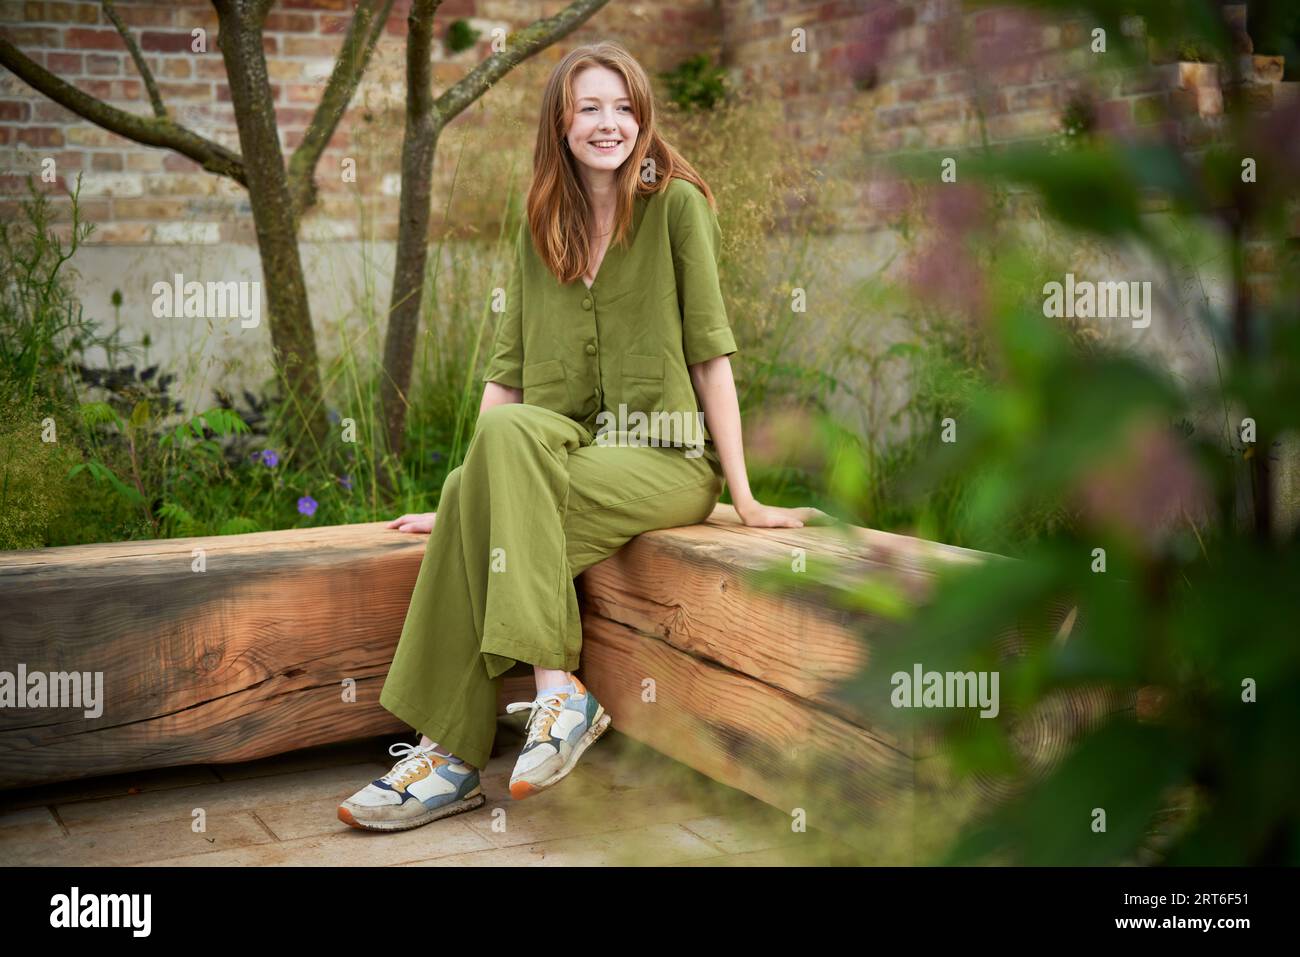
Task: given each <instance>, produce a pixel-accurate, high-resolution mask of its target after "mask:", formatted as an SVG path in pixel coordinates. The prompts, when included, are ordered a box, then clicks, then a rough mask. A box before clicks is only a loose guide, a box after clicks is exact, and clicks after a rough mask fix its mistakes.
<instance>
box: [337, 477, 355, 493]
mask: <svg viewBox="0 0 1300 957" xmlns="http://www.w3.org/2000/svg"><path fill="white" fill-rule="evenodd" d="M339 484H340V485H342V486H343V487H344V488H345V489H347V490H348V491H349V492H351V491H352V476H350V475H341V476H339Z"/></svg>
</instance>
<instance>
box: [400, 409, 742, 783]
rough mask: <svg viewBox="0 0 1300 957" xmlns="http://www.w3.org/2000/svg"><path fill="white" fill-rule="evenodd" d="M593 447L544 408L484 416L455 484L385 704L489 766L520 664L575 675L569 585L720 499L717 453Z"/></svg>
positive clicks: (574, 426) (578, 625)
mask: <svg viewBox="0 0 1300 957" xmlns="http://www.w3.org/2000/svg"><path fill="white" fill-rule="evenodd" d="M691 452H692V450H690V449H689V448H688V447H680V446H678V447H673V446H650V445H641V446H638V445H632V444H599V443H597V442H596V440H595V437H594V436H593V434H592V433H591V432H590V431H588V430H587V428H586V427H584V426H583V425H582V424H580V423H578V422H576V421H574V420H573V419H570V418H568V417H567V416H564V415H561V414H560V413H558V412H553V411H551V410H550V409H546V408H543V407H541V406H536V405H525V404H523V403H508V404H505V405H497V406H493V407H492V408H489V409H486V410H484V411H483V412H482V413H481V414H480V415H479V417H478V422H477V424H476V426H475V430H474V435H473V437H472V438H471V440H470V444H469V448H468V449H467V450H466V453H465V460H464V461H463V462H462V463H461V464H460V465H459V466H457V467H456V468H454V469H452V471H451V472H450V473H449V474H448V475H447V479H446V481H445V482H444V483H443V486H442V494H441V497H440V498H439V501H438V510H437V518H436V520H435V521H434V524H433V530H432V532H431V533H430V535H429V541H428V545H427V546H426V549H425V553H424V559H423V561H422V563H421V565H420V573H419V575H418V577H417V578H416V580H415V591H414V593H413V594H412V596H411V604H410V608H409V609H408V611H407V614H406V623H405V625H404V627H403V628H402V636H401V640H400V641H399V642H398V645H397V651H396V653H395V654H394V656H393V664H392V667H391V669H390V670H389V672H388V677H387V679H386V680H385V682H384V687H383V689H382V691H381V692H380V695H379V703H380V704H381V705H382V706H383V707H384V708H385V709H387V710H388V711H390V712H392V713H393V714H394V715H396V716H397V717H399V718H401V719H402V720H403V721H405V722H406V723H407V724H409V725H411V726H412V727H413V728H415V729H416V730H417V731H420V732H422V733H424V734H426V735H428V736H429V738H430V740H433V741H436V742H438V744H439V745H440V746H442V747H443V748H446V749H448V750H450V751H451V752H453V753H454V754H456V755H458V756H459V757H461V758H462V759H463V760H465V761H468V762H469V763H470V764H472V765H474V766H475V767H479V768H481V767H484V766H485V765H486V764H487V761H488V758H489V757H490V756H491V753H492V741H493V738H494V736H495V734H496V719H497V698H498V693H499V689H500V681H501V676H502V675H504V674H505V672H507V671H509V670H510V669H511V668H512V667H514V666H515V664H516V663H517V662H528V663H530V664H533V665H539V666H541V667H543V668H556V669H560V670H563V671H574V670H576V669H577V668H578V664H579V654H580V652H581V649H582V622H581V620H580V618H579V613H578V596H577V592H576V590H575V588H574V582H573V579H574V577H575V576H577V575H579V574H580V573H582V572H583V571H585V570H586V569H588V568H590V567H591V566H592V565H594V564H596V563H597V562H599V561H600V560H602V559H604V558H606V557H608V556H609V555H611V554H613V553H614V552H615V551H617V550H618V549H619V548H620V547H621V546H622V545H623V544H624V543H625V542H627V541H628V539H630V538H632V537H633V536H635V535H637V534H639V533H641V532H644V531H648V530H650V529H655V528H671V527H674V526H677V525H693V524H696V523H699V522H702V521H704V520H705V519H706V518H707V517H708V516H709V514H710V513H711V512H712V511H713V507H714V505H716V504H717V501H718V496H719V495H720V494H721V492H722V468H721V465H720V463H719V461H718V458H717V453H716V452H715V451H714V449H713V446H712V445H711V444H709V445H707V446H706V447H705V450H704V453H703V454H701V455H698V456H695V457H692V454H690V453H691Z"/></svg>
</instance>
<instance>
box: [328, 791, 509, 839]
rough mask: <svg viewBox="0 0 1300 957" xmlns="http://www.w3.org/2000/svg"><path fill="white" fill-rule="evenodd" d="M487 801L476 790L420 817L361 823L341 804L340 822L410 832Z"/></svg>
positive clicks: (361, 826)
mask: <svg viewBox="0 0 1300 957" xmlns="http://www.w3.org/2000/svg"><path fill="white" fill-rule="evenodd" d="M486 801H487V795H486V794H484V793H483V791H482V789H481V788H475V789H474V790H473V791H471V792H470V793H469V794H467V795H466V796H465V797H463V798H461V799H460V800H459V801H453V802H451V803H450V804H444V805H443V806H442V807H435V808H432V809H431V810H428V811H426V812H425V813H424V814H421V815H420V816H419V817H413V818H409V819H406V820H399V821H366V820H360V821H359V820H357V818H356V816H355V815H354V814H353V813H352V810H351V808H349V807H348V806H347V805H346V804H340V805H339V820H340V821H342V822H343V823H344V824H346V825H348V826H349V827H355V828H356V829H357V830H359V831H409V830H410V829H411V828H413V827H422V826H424V825H425V824H431V823H432V822H434V821H439V820H441V819H442V818H444V817H451V816H452V815H453V814H464V813H465V812H466V811H472V810H474V809H475V808H477V807H482V806H483V805H484V803H485V802H486Z"/></svg>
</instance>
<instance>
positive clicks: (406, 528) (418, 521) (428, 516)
mask: <svg viewBox="0 0 1300 957" xmlns="http://www.w3.org/2000/svg"><path fill="white" fill-rule="evenodd" d="M435 514H437V513H435V512H424V513H422V514H419V515H403V516H402V517H401V518H395V519H393V520H392V521H391V522H389V523H388V524H387V525H385V526H384V528H395V529H397V530H398V531H399V532H411V533H415V532H424V533H425V534H426V535H427V534H428V533H429V532H431V531H433V518H434V515H435Z"/></svg>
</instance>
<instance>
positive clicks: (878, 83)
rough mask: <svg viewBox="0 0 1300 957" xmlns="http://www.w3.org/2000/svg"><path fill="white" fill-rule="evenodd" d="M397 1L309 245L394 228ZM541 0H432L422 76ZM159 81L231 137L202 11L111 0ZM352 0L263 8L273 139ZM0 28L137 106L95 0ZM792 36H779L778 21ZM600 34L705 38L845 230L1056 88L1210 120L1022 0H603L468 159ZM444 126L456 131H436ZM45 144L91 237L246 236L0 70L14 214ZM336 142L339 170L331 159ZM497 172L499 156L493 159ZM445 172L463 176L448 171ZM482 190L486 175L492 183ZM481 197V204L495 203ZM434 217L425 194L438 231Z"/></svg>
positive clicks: (1, 1)
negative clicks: (843, 200) (762, 105)
mask: <svg viewBox="0 0 1300 957" xmlns="http://www.w3.org/2000/svg"><path fill="white" fill-rule="evenodd" d="M408 6H409V0H398V2H397V4H396V6H395V8H394V12H393V15H392V17H391V18H390V20H389V22H388V24H387V26H386V29H385V33H384V35H383V37H382V39H381V40H380V43H379V45H378V47H377V49H376V52H375V55H374V58H373V60H372V63H371V67H370V69H369V70H368V71H367V74H366V78H365V80H364V81H363V83H362V85H361V88H360V89H359V90H358V93H357V95H356V96H355V97H354V100H353V104H352V107H351V108H350V109H349V111H348V113H347V115H346V116H345V118H344V120H343V122H342V123H341V124H340V126H339V129H338V132H337V133H336V135H335V137H334V139H333V140H332V141H331V144H330V147H329V149H328V150H327V151H326V153H325V155H324V156H323V157H322V160H321V163H320V166H319V167H318V175H317V181H318V183H319V186H320V189H321V193H320V200H319V202H318V204H317V206H316V208H314V209H313V210H312V211H311V213H310V214H309V215H308V217H307V218H306V221H305V223H304V228H303V235H304V238H305V239H307V240H309V241H310V240H313V239H316V240H331V239H355V238H357V236H358V235H359V233H360V232H361V231H362V230H365V231H366V233H367V235H369V236H372V237H373V238H376V239H380V240H384V239H391V238H392V237H393V236H394V235H395V230H396V218H395V211H396V202H397V199H396V197H397V191H398V188H399V184H398V179H397V171H398V168H399V159H400V144H401V133H402V97H403V95H404V89H405V83H404V63H403V57H404V37H405V30H406V19H405V17H406V11H407V7H408ZM563 6H564V3H562V2H559V0H547V2H535V0H528V2H521V0H447V2H445V3H444V4H443V6H442V8H441V10H440V11H439V20H438V25H437V28H436V33H437V35H438V37H439V38H441V37H442V36H444V35H445V32H446V29H447V26H448V24H450V23H451V22H452V21H453V20H455V19H458V18H467V19H468V20H469V21H470V22H471V24H472V25H473V26H475V27H476V28H478V29H480V30H482V31H483V35H482V37H481V38H480V41H479V44H478V46H477V47H475V48H471V49H469V50H466V51H463V52H461V53H459V54H455V55H452V54H450V53H449V52H448V51H446V50H445V48H444V47H443V45H442V44H441V43H438V44H436V45H435V64H434V69H435V74H434V75H435V89H436V90H441V89H444V88H445V87H446V86H447V85H449V84H450V83H451V82H453V81H454V80H455V79H456V78H458V77H460V76H461V75H463V74H464V73H465V72H466V71H468V70H469V69H471V68H472V67H473V65H474V64H475V63H476V62H477V61H478V60H480V59H481V58H482V57H483V56H485V55H486V54H487V52H488V42H489V36H490V31H491V30H492V28H494V27H503V28H505V29H506V30H512V29H515V28H518V27H519V26H522V25H524V24H525V23H527V22H530V21H531V20H532V19H534V18H536V17H538V16H541V15H546V14H551V13H554V12H556V11H557V10H559V9H562V8H563ZM117 9H118V10H119V12H120V14H121V17H122V19H123V20H124V21H125V22H126V24H127V25H128V26H129V27H130V28H131V30H132V31H133V32H134V34H135V36H136V37H137V39H138V42H139V44H140V46H141V48H142V49H143V51H144V54H145V57H146V60H147V62H148V63H149V66H150V67H151V69H152V70H153V71H154V74H155V76H156V77H157V79H158V82H159V87H160V90H161V93H162V97H163V100H164V102H165V103H166V104H167V106H168V109H169V110H170V111H171V113H172V115H173V116H174V117H175V118H176V119H177V120H178V121H179V122H181V123H182V124H184V125H187V126H190V127H191V128H193V129H195V130H197V131H199V132H201V133H203V134H204V135H206V136H209V137H210V138H212V139H214V140H216V141H218V142H221V143H223V144H225V145H227V146H230V147H232V148H235V149H238V137H237V135H236V132H235V126H234V120H233V116H232V112H231V107H230V94H229V89H228V87H227V85H226V81H225V68H224V65H223V63H222V60H221V55H220V52H219V51H218V50H217V48H216V43H215V40H216V36H215V34H216V15H215V13H214V12H213V11H212V8H211V5H210V4H209V3H208V2H207V0H174V2H169V3H159V2H131V0H119V2H118V4H117ZM350 11H351V3H350V2H349V0H281V2H278V3H277V4H276V5H275V7H274V9H273V10H272V12H271V13H270V14H269V16H268V20H267V26H266V53H267V58H268V68H269V71H270V75H271V80H272V84H273V89H274V91H275V97H276V112H277V118H278V120H279V123H280V129H281V133H282V139H283V145H284V147H285V149H286V150H292V149H293V148H294V147H295V146H296V145H297V144H298V142H299V141H300V140H301V137H302V135H303V131H304V130H305V128H306V126H307V124H308V122H309V121H310V119H311V116H312V112H313V110H314V107H315V104H316V101H317V98H318V96H319V93H320V90H321V88H322V86H323V83H324V81H325V78H326V77H327V76H328V73H329V70H330V68H331V65H332V63H333V58H334V55H335V53H336V51H337V49H338V45H339V43H340V42H341V39H342V36H343V33H344V31H345V30H346V28H347V25H348V23H349V19H350V16H351V12H350ZM1240 11H1241V12H1240V15H1239V19H1241V20H1243V23H1242V25H1241V29H1240V31H1239V48H1240V50H1241V53H1242V55H1243V57H1244V58H1245V60H1244V72H1245V73H1246V75H1247V76H1248V77H1249V79H1250V80H1251V81H1252V84H1251V91H1252V92H1251V95H1252V97H1253V98H1254V100H1255V101H1256V102H1257V104H1258V105H1259V106H1260V107H1267V106H1269V105H1271V104H1272V102H1273V101H1274V99H1275V98H1278V97H1280V96H1282V95H1294V93H1293V90H1292V89H1291V88H1293V87H1295V85H1296V84H1290V83H1287V84H1284V83H1281V82H1280V81H1281V62H1280V59H1279V58H1277V57H1269V56H1252V54H1251V47H1250V39H1249V36H1248V35H1247V34H1246V32H1245V29H1244V7H1242V8H1240ZM0 29H3V32H4V34H5V35H6V36H7V37H8V38H9V39H10V40H11V41H12V42H14V43H15V44H17V45H18V46H19V47H20V48H21V49H22V50H24V51H25V52H26V53H27V54H28V55H29V56H31V57H32V58H33V59H35V60H36V61H37V62H39V63H41V64H42V65H44V66H45V67H46V68H48V69H50V70H51V71H53V72H55V73H56V74H58V75H59V76H61V77H63V78H64V79H66V80H68V81H69V82H71V83H73V84H75V85H76V86H78V87H80V88H81V89H83V90H85V91H86V92H88V93H91V94H92V95H95V96H97V97H100V98H103V99H105V100H106V101H107V102H109V103H111V104H113V105H115V106H119V107H121V108H123V109H130V110H138V111H141V112H146V113H147V112H148V103H147V98H146V95H145V91H144V88H143V84H142V83H141V81H140V79H139V77H138V75H137V74H136V71H135V68H134V65H133V64H132V62H131V60H130V58H129V56H128V55H127V52H126V49H125V47H124V46H123V44H122V40H121V38H120V37H119V36H118V34H117V31H116V30H115V29H114V27H113V26H112V24H111V23H110V22H109V21H108V19H107V18H106V17H105V15H104V14H103V12H102V11H101V9H100V5H99V4H98V3H97V2H89V0H80V2H79V0H48V2H42V0H0ZM195 29H203V30H205V31H207V52H206V53H194V52H191V31H192V30H195ZM799 30H801V31H803V34H804V36H803V43H804V46H805V50H804V52H795V51H794V50H793V49H792V45H794V44H795V43H796V37H795V36H794V33H795V31H799ZM603 38H612V39H617V40H619V41H621V42H623V43H624V44H626V45H627V46H628V47H629V49H631V50H632V51H633V52H634V53H635V54H636V55H637V56H638V57H640V58H641V59H642V62H643V63H644V64H645V65H646V67H647V69H648V70H650V71H651V72H652V73H654V72H657V71H660V70H666V69H669V68H671V67H673V66H675V65H676V64H677V63H678V62H680V61H681V60H682V59H683V58H685V57H686V56H689V55H691V54H693V53H696V52H700V51H704V52H709V53H711V54H714V55H720V56H721V59H722V61H723V63H724V64H726V65H727V66H728V67H729V68H730V70H731V72H732V75H733V77H734V79H735V81H736V82H737V83H738V84H739V85H742V86H745V87H748V88H751V89H760V90H763V91H765V92H766V94H767V95H769V96H773V97H779V98H780V99H781V102H782V107H783V109H784V111H785V115H786V117H787V121H788V127H787V129H788V134H789V138H788V141H787V142H786V143H784V144H782V146H783V148H789V149H802V150H805V151H807V152H808V153H809V154H810V155H811V156H812V157H813V158H814V159H816V160H817V161H819V162H821V163H823V164H824V165H825V167H826V168H827V170H828V172H829V173H830V174H831V175H832V176H838V177H840V178H841V179H842V180H843V181H844V182H845V183H847V184H849V186H850V188H851V189H852V190H856V197H857V201H856V202H852V203H849V204H847V207H846V208H845V210H844V221H843V226H844V228H845V229H849V230H856V229H861V228H872V227H876V226H882V225H887V219H888V217H889V214H890V207H889V204H888V203H886V202H881V201H880V197H879V196H877V195H873V194H872V192H871V190H872V188H873V187H872V184H871V181H870V178H869V177H867V176H864V175H863V170H864V165H863V164H864V160H866V159H868V158H871V157H878V156H882V155H888V154H891V153H894V152H897V151H900V150H905V149H915V148H939V147H953V148H958V147H963V146H969V145H972V144H975V143H977V142H979V141H980V139H981V137H985V136H986V137H987V138H988V140H989V141H990V142H995V143H996V142H1010V141H1014V140H1017V139H1023V138H1030V137H1038V136H1043V135H1048V134H1053V133H1055V132H1057V131H1058V130H1059V128H1060V119H1061V114H1062V111H1063V110H1064V109H1065V108H1066V105H1067V104H1068V103H1069V102H1070V99H1071V97H1072V96H1074V95H1075V94H1076V93H1078V92H1080V91H1083V92H1086V93H1087V95H1088V96H1089V97H1090V99H1091V100H1092V102H1093V103H1094V105H1095V108H1096V113H1097V120H1098V123H1099V125H1100V126H1101V127H1102V128H1104V129H1109V130H1123V129H1128V128H1132V127H1139V126H1142V125H1145V124H1150V123H1154V122H1156V121H1157V120H1158V119H1159V117H1160V116H1161V115H1162V114H1163V107H1164V106H1165V105H1170V104H1172V105H1173V106H1174V107H1175V108H1176V109H1177V110H1179V111H1181V113H1182V114H1183V116H1184V123H1183V129H1184V134H1185V136H1186V138H1187V142H1188V144H1189V145H1191V146H1195V145H1197V144H1199V143H1203V142H1205V141H1206V140H1208V138H1209V137H1210V135H1211V134H1212V131H1213V126H1214V123H1215V122H1216V121H1217V118H1218V113H1219V112H1221V110H1222V103H1221V99H1216V96H1215V94H1216V93H1217V89H1216V88H1215V87H1216V86H1217V84H1215V83H1213V82H1207V81H1206V78H1205V76H1204V75H1203V70H1198V69H1191V70H1189V69H1188V67H1187V66H1186V65H1184V66H1180V65H1179V64H1177V63H1173V62H1167V63H1163V64H1160V63H1157V64H1155V66H1154V68H1153V69H1151V70H1144V71H1136V72H1135V71H1122V70H1118V69H1116V70H1112V71H1107V72H1106V73H1104V74H1103V75H1102V76H1101V77H1100V79H1099V78H1097V77H1096V76H1094V77H1092V78H1091V79H1089V78H1088V77H1087V75H1086V73H1085V71H1086V70H1087V69H1088V68H1090V67H1092V66H1095V65H1096V63H1097V58H1098V54H1095V53H1093V52H1091V50H1090V49H1089V44H1090V36H1089V31H1088V28H1087V25H1086V24H1085V23H1083V22H1082V21H1077V20H1049V19H1046V18H1043V17H1040V16H1034V15H1031V14H1028V13H1025V12H1022V11H1019V10H1009V9H1002V8H993V9H989V8H967V6H966V5H963V4H962V3H961V2H960V0H833V2H824V0H823V2H818V0H675V2H671V3H667V2H665V3H650V2H632V3H629V2H625V0H615V2H612V3H610V4H609V5H608V6H607V7H605V8H604V9H603V10H602V11H600V12H599V13H598V14H597V15H596V16H595V17H594V18H593V20H592V21H589V23H588V24H587V25H586V26H584V27H583V28H582V29H581V30H579V31H578V32H577V33H575V34H573V35H571V36H570V37H568V38H566V39H565V40H564V41H562V42H561V43H560V44H558V45H556V46H555V47H553V48H551V49H550V50H547V51H545V52H544V53H543V54H541V55H539V56H538V57H536V58H535V59H534V60H532V61H530V62H529V63H527V64H525V65H524V66H522V67H521V68H519V69H518V70H516V71H514V72H513V73H511V74H510V75H509V76H508V77H507V78H506V79H505V80H504V81H503V82H502V83H501V84H499V85H498V87H497V88H496V89H494V90H493V91H491V92H490V93H489V95H488V96H486V97H484V98H483V99H482V100H481V101H480V102H479V103H478V104H476V105H475V106H474V107H472V108H471V109H470V110H468V111H467V112H466V113H465V114H462V116H461V117H459V118H458V119H457V120H456V122H455V123H454V124H453V129H457V128H465V127H468V128H476V127H477V128H481V129H482V130H483V132H484V135H483V136H482V137H481V138H479V139H477V140H467V142H468V143H469V144H470V145H469V146H468V147H467V148H468V149H472V150H473V151H474V154H475V155H474V163H473V168H474V169H477V170H478V172H480V173H483V174H484V175H486V174H487V173H488V172H493V171H494V169H493V167H492V163H493V162H497V163H498V164H500V166H501V167H502V168H504V167H505V166H507V165H509V164H508V163H507V154H509V156H510V162H511V163H513V164H514V166H513V167H511V168H512V169H515V170H518V169H519V168H520V165H519V164H521V163H522V164H523V165H522V169H523V170H524V172H525V174H526V170H527V164H528V162H529V161H530V158H531V141H532V135H533V127H534V124H535V122H536V111H537V101H538V97H539V94H540V88H541V85H542V83H543V81H544V78H545V74H546V72H547V71H548V70H549V68H550V66H551V65H552V64H553V63H554V62H555V61H556V60H557V59H558V58H559V57H560V56H562V55H563V53H564V52H565V51H566V50H568V49H570V48H571V47H572V46H573V45H575V44H577V43H580V42H587V41H590V40H593V39H603ZM447 139H451V140H452V141H453V142H454V137H451V136H449V137H448V138H447ZM45 157H52V158H53V159H54V160H55V162H56V164H57V170H58V173H59V177H60V184H61V185H62V184H65V183H71V182H72V181H73V180H75V177H76V174H77V173H78V172H80V173H82V174H83V186H82V190H83V192H82V196H83V199H84V200H85V211H86V214H87V217H88V218H89V219H90V220H91V221H93V222H95V223H97V224H99V231H98V235H97V237H96V241H98V242H101V243H109V244H114V243H118V244H153V243H157V244H173V243H179V244H216V243H228V242H238V243H251V242H252V240H253V236H252V222H251V217H249V215H248V207H247V201H246V198H245V197H244V194H243V191H242V190H241V189H240V188H239V187H237V186H235V185H234V184H232V183H230V182H228V181H224V180H222V179H220V178H218V177H215V176H212V175H210V174H208V173H206V172H204V171H203V170H202V169H200V168H199V167H198V166H197V165H196V164H194V163H193V162H191V161H189V160H187V159H185V158H184V157H181V156H178V155H175V154H172V153H170V152H168V151H165V150H157V149H150V148H147V147H141V146H137V145H135V144H132V143H130V142H128V141H126V140H123V139H122V138H120V137H118V136H116V135H114V134H112V133H108V132H106V131H104V130H102V129H100V128H98V127H96V126H94V125H93V124H90V123H87V122H85V121H83V120H81V119H80V118H78V117H76V116H74V115H72V114H71V113H69V112H68V111H66V110H64V109H63V108H62V107H59V106H57V105H55V104H54V103H51V102H49V101H48V100H46V99H45V98H43V97H41V96H39V95H38V94H36V93H35V92H34V91H32V90H31V89H30V88H28V87H27V86H26V85H25V84H24V83H22V82H21V81H20V80H18V79H17V78H16V77H14V76H12V75H11V74H9V73H8V72H7V71H0V160H2V161H0V213H5V214H7V213H8V212H9V211H11V210H12V200H10V201H9V202H8V203H6V201H5V199H4V197H6V196H8V197H12V196H14V195H15V194H16V193H19V192H21V190H22V185H21V184H22V173H23V172H24V171H26V170H29V169H34V168H36V167H37V165H38V163H39V160H40V159H42V158H45ZM345 158H348V159H351V160H353V161H354V162H355V163H356V170H357V182H356V183H355V184H352V183H347V182H345V181H344V179H343V177H342V176H341V175H340V171H341V167H342V163H343V161H344V159H345ZM455 160H456V157H454V156H453V155H452V150H449V149H447V148H446V140H444V147H443V148H442V149H441V150H440V154H439V159H438V165H437V168H436V172H435V176H436V178H437V183H438V185H439V186H440V187H444V188H445V187H447V186H448V185H449V184H450V182H451V178H452V176H453V175H460V176H461V177H462V178H463V176H464V173H465V169H466V168H465V166H464V162H463V161H464V156H463V155H462V156H461V161H462V166H461V168H460V170H459V171H457V169H456V162H455ZM495 171H497V172H499V170H495ZM461 181H462V182H463V179H462V180H461ZM496 185H497V186H498V187H499V185H500V184H499V183H497V184H496ZM467 192H468V195H467V199H466V202H467V203H470V204H471V205H470V206H469V207H462V208H461V209H459V210H458V211H457V212H456V215H455V216H453V217H452V219H453V221H465V220H470V221H479V222H482V221H483V220H484V219H485V218H487V219H490V217H491V215H492V210H491V208H490V207H491V206H492V205H493V199H494V198H491V197H489V198H488V199H486V200H485V201H484V202H485V204H486V206H487V207H488V208H485V209H477V208H472V200H473V189H472V187H471V188H470V189H469V190H468V191H467ZM496 205H497V206H498V207H499V203H497V204H496ZM441 214H442V207H441V204H439V203H435V228H437V225H438V221H439V217H440V216H441Z"/></svg>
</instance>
